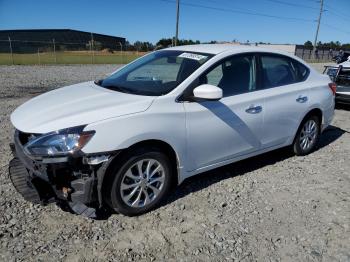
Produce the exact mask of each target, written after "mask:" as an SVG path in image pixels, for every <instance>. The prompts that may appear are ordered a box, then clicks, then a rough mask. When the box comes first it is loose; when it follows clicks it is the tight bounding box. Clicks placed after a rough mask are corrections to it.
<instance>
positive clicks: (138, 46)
mask: <svg viewBox="0 0 350 262" xmlns="http://www.w3.org/2000/svg"><path fill="white" fill-rule="evenodd" d="M234 42H236V41H234ZM216 43H218V42H217V41H209V42H203V44H216ZM247 43H248V44H249V41H247ZM197 44H201V42H200V41H199V40H192V39H179V40H178V42H177V45H197ZM258 44H270V43H264V42H258ZM173 45H174V39H173V38H162V39H160V40H159V41H158V42H157V43H156V44H153V43H151V42H143V41H136V42H134V43H133V44H131V43H130V42H128V41H127V42H126V44H125V47H124V50H126V51H139V52H148V51H152V50H156V49H162V48H166V47H170V46H173ZM304 46H305V47H308V48H310V49H311V48H313V44H312V42H311V41H309V40H308V41H306V42H305V43H304ZM317 48H322V49H324V48H327V49H333V50H340V49H350V43H344V44H342V43H340V42H339V41H331V42H325V43H322V42H321V41H319V42H318V43H317Z"/></svg>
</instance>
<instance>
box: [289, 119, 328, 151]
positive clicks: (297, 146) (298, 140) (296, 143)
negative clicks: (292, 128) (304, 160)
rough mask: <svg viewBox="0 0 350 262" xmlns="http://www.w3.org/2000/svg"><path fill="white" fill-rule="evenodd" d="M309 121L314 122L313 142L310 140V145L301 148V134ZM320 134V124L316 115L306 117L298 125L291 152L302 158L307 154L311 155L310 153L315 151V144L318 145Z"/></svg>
mask: <svg viewBox="0 0 350 262" xmlns="http://www.w3.org/2000/svg"><path fill="white" fill-rule="evenodd" d="M309 121H314V122H315V124H316V125H315V128H316V131H315V138H314V140H312V143H311V144H310V146H309V147H307V148H303V147H302V145H301V142H302V132H303V128H304V126H305V125H306V124H307V123H308V122H309ZM320 134H321V123H320V119H319V117H318V116H316V115H310V116H308V117H306V118H305V119H304V120H303V121H302V122H301V124H300V126H299V129H298V132H297V134H296V136H295V139H294V142H293V152H294V153H295V154H296V155H297V156H304V155H307V154H309V153H311V152H312V151H314V150H315V148H316V146H317V144H318V140H319V138H320Z"/></svg>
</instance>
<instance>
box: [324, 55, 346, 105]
mask: <svg viewBox="0 0 350 262" xmlns="http://www.w3.org/2000/svg"><path fill="white" fill-rule="evenodd" d="M323 73H325V74H327V75H329V77H330V78H331V79H332V81H333V82H334V83H335V84H336V85H337V87H336V90H337V91H336V95H335V102H336V103H337V104H347V105H350V60H348V61H346V62H343V63H341V64H339V65H336V66H325V70H324V72H323Z"/></svg>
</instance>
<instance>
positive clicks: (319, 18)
mask: <svg viewBox="0 0 350 262" xmlns="http://www.w3.org/2000/svg"><path fill="white" fill-rule="evenodd" d="M320 3H321V5H320V15H319V16H318V21H317V30H316V35H315V41H314V50H316V45H317V38H318V31H319V30H320V24H321V17H322V13H323V0H321V2H320Z"/></svg>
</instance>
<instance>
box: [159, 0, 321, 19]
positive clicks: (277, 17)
mask: <svg viewBox="0 0 350 262" xmlns="http://www.w3.org/2000/svg"><path fill="white" fill-rule="evenodd" d="M160 1H162V2H167V3H176V2H175V1H172V0H160ZM181 4H182V5H186V6H191V7H198V8H204V9H210V10H216V11H221V12H229V13H237V14H245V15H252V16H261V17H268V18H275V19H280V20H290V21H293V20H295V21H304V22H315V20H311V19H304V18H297V17H284V16H277V15H269V14H265V13H259V12H251V11H241V10H238V9H228V8H226V9H225V8H220V7H212V6H206V5H200V4H192V3H187V2H185V3H184V2H182V3H181Z"/></svg>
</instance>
